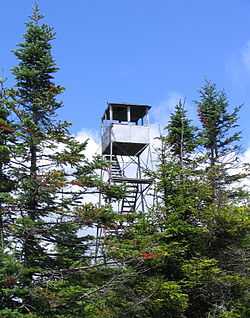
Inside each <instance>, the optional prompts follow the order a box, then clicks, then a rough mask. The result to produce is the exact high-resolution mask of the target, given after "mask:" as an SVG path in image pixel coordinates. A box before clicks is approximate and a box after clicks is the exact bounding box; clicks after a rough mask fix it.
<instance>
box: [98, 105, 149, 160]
mask: <svg viewBox="0 0 250 318" xmlns="http://www.w3.org/2000/svg"><path fill="white" fill-rule="evenodd" d="M150 108H151V107H150V106H148V105H134V104H118V103H108V105H107V108H106V110H105V112H104V115H103V117H102V154H103V155H111V156H113V155H114V156H116V155H118V156H119V155H120V156H139V155H140V154H141V153H142V152H143V151H144V149H145V148H147V146H148V145H149V143H150V136H149V118H148V111H149V110H150Z"/></svg>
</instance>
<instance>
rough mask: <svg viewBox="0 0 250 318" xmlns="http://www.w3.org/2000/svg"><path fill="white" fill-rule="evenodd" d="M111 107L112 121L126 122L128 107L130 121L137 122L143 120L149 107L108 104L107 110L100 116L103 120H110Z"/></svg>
mask: <svg viewBox="0 0 250 318" xmlns="http://www.w3.org/2000/svg"><path fill="white" fill-rule="evenodd" d="M111 107H112V112H113V120H118V121H127V111H128V108H129V107H130V121H131V122H137V121H138V120H139V119H141V118H143V117H144V116H145V115H146V114H147V112H148V111H149V109H150V108H151V106H149V105H141V104H126V103H108V105H107V108H106V110H105V112H104V114H103V116H102V121H103V120H105V119H106V120H110V112H109V110H110V108H111Z"/></svg>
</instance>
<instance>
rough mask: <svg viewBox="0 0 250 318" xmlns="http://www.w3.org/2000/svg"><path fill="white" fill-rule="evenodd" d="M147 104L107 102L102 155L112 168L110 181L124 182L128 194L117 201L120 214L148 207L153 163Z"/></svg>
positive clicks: (108, 175) (121, 183)
mask: <svg viewBox="0 0 250 318" xmlns="http://www.w3.org/2000/svg"><path fill="white" fill-rule="evenodd" d="M150 108H151V107H150V106H148V105H135V104H118V103H108V104H107V108H106V110H105V112H104V115H103V117H102V133H101V134H102V156H103V158H104V159H105V160H107V161H108V162H109V163H110V164H109V168H108V171H107V179H108V181H109V182H110V183H111V184H117V185H118V184H119V185H125V187H126V195H125V197H124V198H123V199H121V200H118V201H117V202H116V203H117V207H116V208H115V209H116V211H117V212H118V213H123V214H124V213H130V212H135V211H140V212H145V210H146V209H147V200H146V193H147V192H148V190H149V188H150V185H151V184H152V180H151V179H149V178H148V177H147V176H146V174H145V172H146V171H147V170H148V168H151V167H150V164H152V158H151V152H150V147H149V145H150V128H149V116H148V113H149V110H150Z"/></svg>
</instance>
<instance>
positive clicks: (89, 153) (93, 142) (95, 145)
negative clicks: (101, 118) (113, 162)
mask: <svg viewBox="0 0 250 318" xmlns="http://www.w3.org/2000/svg"><path fill="white" fill-rule="evenodd" d="M76 140H77V141H79V142H85V141H86V140H87V141H88V143H87V147H86V151H85V155H86V157H87V158H88V159H91V158H93V156H94V155H96V154H100V153H101V143H100V138H99V137H98V133H97V132H96V131H90V130H85V129H82V130H81V131H79V132H78V133H77V134H76Z"/></svg>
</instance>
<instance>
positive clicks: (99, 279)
mask: <svg viewBox="0 0 250 318" xmlns="http://www.w3.org/2000/svg"><path fill="white" fill-rule="evenodd" d="M54 38H55V32H54V30H53V28H51V27H50V26H49V25H47V24H44V23H43V16H42V15H41V13H40V11H39V8H38V7H37V6H35V7H34V9H33V14H32V16H31V18H30V19H29V21H28V22H27V24H26V31H25V34H24V39H23V42H22V43H20V44H18V46H17V48H16V49H15V50H14V54H15V56H16V59H17V64H16V66H14V67H13V68H12V70H11V72H12V74H13V76H14V79H15V83H14V85H13V86H12V87H9V86H8V83H7V82H6V81H5V80H4V79H1V83H0V84H1V86H0V317H2V318H45V317H46V318H50V317H51V318H73V317H75V318H78V317H86V318H112V317H113V318H119V317H131V318H136V317H138V318H151V317H152V318H161V317H166V318H212V317H214V318H215V317H216V318H238V317H239V318H240V317H241V318H248V317H250V307H249V286H250V284H249V242H250V237H249V191H248V188H247V187H246V186H244V185H245V184H246V178H248V177H249V172H250V170H249V166H248V165H247V164H246V163H243V162H241V152H240V151H241V147H240V137H241V136H240V132H239V131H240V128H239V127H238V118H239V112H240V107H232V106H231V105H229V101H228V98H227V96H226V94H225V93H224V91H223V90H220V89H218V88H217V87H216V85H215V84H214V83H213V82H209V81H207V82H205V83H204V85H203V86H202V87H201V89H200V91H199V99H198V100H197V101H196V102H195V104H196V107H197V118H198V120H197V122H199V124H197V127H196V125H194V123H193V122H192V121H191V120H190V119H189V118H188V113H187V111H186V109H185V103H184V101H180V102H179V103H178V104H177V105H176V107H175V109H174V111H173V113H172V114H171V116H170V118H169V121H168V122H167V123H166V124H165V129H164V130H163V132H162V134H161V136H160V137H159V138H158V141H157V144H158V145H159V146H158V148H157V149H156V150H155V151H156V156H157V164H156V166H155V169H154V170H153V171H147V174H148V175H149V176H150V177H151V178H153V179H154V180H155V188H156V195H157V204H154V205H152V206H151V207H150V208H149V209H148V211H147V212H146V213H140V211H134V212H133V213H132V212H131V213H129V214H128V215H119V214H117V213H116V211H113V209H112V205H110V204H109V203H108V202H107V204H105V205H103V206H99V205H97V204H95V202H86V200H85V197H86V195H87V193H89V192H90V191H94V190H96V191H99V192H102V193H103V194H105V193H106V194H107V195H108V196H109V197H111V198H114V199H117V198H118V197H122V195H123V189H119V187H112V186H110V185H109V184H108V183H106V182H104V181H103V180H102V179H101V178H100V175H99V170H100V169H101V168H103V169H105V168H107V162H105V161H104V160H103V159H102V158H101V157H100V156H96V157H94V158H92V160H88V159H87V157H86V145H87V141H86V142H85V143H80V142H78V141H77V140H76V139H75V137H74V135H73V134H71V132H70V124H69V123H68V122H65V121H62V120H60V119H58V116H57V111H58V109H60V108H61V107H63V103H62V102H61V101H60V94H61V93H62V92H63V91H64V88H63V87H62V86H60V85H58V84H56V83H55V75H56V72H57V71H58V66H57V64H56V62H55V60H54V58H53V57H52V53H51V50H52V46H51V45H52V44H51V43H52V41H53V39H54ZM1 63H2V64H3V63H4V61H1ZM72 107H73V106H72ZM83 122H84V118H83ZM117 224H124V226H123V228H122V231H117V233H116V234H114V231H110V233H112V234H110V235H106V236H105V237H103V238H102V246H103V253H104V254H105V257H102V255H101V254H100V255H98V257H96V255H95V256H94V255H93V253H92V251H93V249H94V246H95V244H96V237H95V235H90V234H89V231H86V229H87V228H91V227H92V228H95V227H97V226H98V227H99V228H105V229H114V228H116V226H117ZM107 233H109V232H108V231H107Z"/></svg>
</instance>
